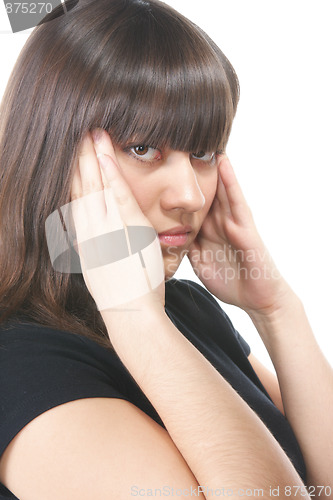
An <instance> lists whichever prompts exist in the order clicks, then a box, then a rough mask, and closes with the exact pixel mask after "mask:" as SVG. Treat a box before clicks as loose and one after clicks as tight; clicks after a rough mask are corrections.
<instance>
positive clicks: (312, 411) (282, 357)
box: [249, 293, 333, 490]
mask: <svg viewBox="0 0 333 500" xmlns="http://www.w3.org/2000/svg"><path fill="white" fill-rule="evenodd" d="M249 314H250V316H251V318H252V320H253V322H254V324H255V326H256V327H257V329H258V332H259V333H260V336H261V338H262V340H263V342H264V343H265V345H266V348H267V350H268V352H269V354H270V357H271V359H272V362H273V364H274V367H275V369H276V372H277V376H278V380H279V384H280V389H281V394H282V399H283V405H284V408H285V414H286V417H287V419H288V421H289V423H290V424H291V426H292V428H293V430H294V433H295V435H296V437H297V440H298V442H299V445H300V447H301V450H302V453H303V456H304V460H305V463H306V469H307V484H308V485H314V486H317V485H325V486H331V487H332V490H333V481H332V470H333V436H332V421H333V370H332V368H331V366H330V365H329V363H328V361H327V360H326V359H325V357H324V355H323V353H322V352H321V350H320V348H319V346H318V344H317V342H316V340H315V337H314V335H313V332H312V330H311V327H310V325H309V322H308V320H307V317H306V315H305V312H304V308H303V305H302V303H301V301H300V300H299V299H298V297H297V296H296V295H295V294H293V293H290V295H289V298H288V300H287V301H286V303H285V306H284V307H280V308H279V310H278V311H276V312H275V313H274V314H271V315H269V316H265V315H262V314H256V313H249Z"/></svg>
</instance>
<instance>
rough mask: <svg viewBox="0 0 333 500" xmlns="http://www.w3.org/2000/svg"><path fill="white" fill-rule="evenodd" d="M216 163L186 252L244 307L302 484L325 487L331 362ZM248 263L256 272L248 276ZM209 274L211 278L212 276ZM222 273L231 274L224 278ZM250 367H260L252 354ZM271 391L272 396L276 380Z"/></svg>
mask: <svg viewBox="0 0 333 500" xmlns="http://www.w3.org/2000/svg"><path fill="white" fill-rule="evenodd" d="M219 171H220V181H219V185H218V188H217V195H216V200H215V202H214V204H213V206H212V209H211V211H210V213H209V214H208V217H207V219H206V220H205V221H204V224H203V226H202V230H201V232H200V233H199V235H198V237H197V241H196V242H195V243H194V245H193V248H192V249H190V254H189V257H190V260H191V262H192V265H193V268H194V270H195V272H196V273H197V274H198V276H199V277H200V279H201V281H202V282H203V283H204V285H205V286H206V287H207V289H208V290H209V291H210V292H211V293H212V294H214V295H215V296H216V297H217V298H218V299H219V300H221V301H223V302H227V303H230V304H234V305H237V306H238V307H240V308H242V309H243V310H244V311H246V312H247V313H248V314H249V316H250V318H251V319H252V321H253V323H254V325H255V326H256V328H257V330H258V332H259V334H260V336H261V338H262V340H263V342H264V344H265V346H266V348H267V350H268V353H269V355H270V357H271V359H272V362H273V364H274V367H275V370H276V373H277V377H278V382H279V387H280V392H281V395H282V401H283V407H284V411H285V415H286V417H287V419H288V421H289V423H290V424H291V426H292V428H293V431H294V433H295V435H296V437H297V440H298V442H299V445H300V448H301V451H302V453H303V456H304V460H305V463H306V468H307V485H308V486H316V487H317V486H322V485H324V486H330V487H331V488H332V489H333V483H332V470H333V438H332V431H331V425H330V423H331V422H332V420H333V371H332V367H331V366H330V365H329V363H328V362H327V360H326V359H325V357H324V355H323V353H322V352H321V350H320V348H319V346H318V343H317V342H316V339H315V337H314V334H313V332H312V330H311V327H310V325H309V322H308V319H307V317H306V314H305V311H304V308H303V305H302V303H301V300H300V299H299V298H298V297H297V296H296V294H295V293H294V292H293V290H292V289H291V288H290V286H289V285H288V283H287V282H286V281H285V280H284V279H283V277H282V276H281V275H280V273H279V272H278V270H277V268H276V266H275V264H274V262H273V260H272V258H271V257H270V255H269V253H268V251H267V249H266V248H265V246H264V244H263V242H262V240H261V238H260V236H259V234H258V232H257V229H256V227H255V224H254V221H253V217H252V214H251V211H250V209H249V207H248V205H247V203H246V200H245V198H244V195H243V193H242V191H241V188H240V186H239V184H238V182H237V179H236V176H235V174H234V171H233V169H232V166H231V164H230V161H229V160H228V158H227V157H226V156H224V155H223V156H222V157H221V161H220V165H219ZM221 249H222V250H225V256H226V259H225V262H224V263H223V266H224V267H223V269H221V268H220V269H219V267H218V266H219V264H218V262H216V261H214V260H213V261H209V262H208V261H207V259H205V252H206V251H207V250H210V255H211V254H212V252H214V251H217V250H219V251H221ZM220 266H221V265H220ZM239 269H242V272H241V273H240V272H239ZM203 270H204V271H205V272H204V273H203ZM217 270H218V271H222V273H220V274H218V273H217V272H216V271H217ZM251 271H255V273H256V274H255V275H256V276H261V277H262V278H261V279H255V280H253V279H249V278H248V276H251ZM217 275H218V276H219V278H214V277H215V276H217ZM227 275H228V276H229V277H230V276H234V279H231V280H230V279H229V280H226V279H224V278H225V277H226V276H227ZM207 276H208V278H207ZM250 361H251V359H250ZM252 361H254V360H253V359H252ZM256 368H257V369H258V368H259V371H260V372H261V368H260V365H258V363H257V362H256V361H254V369H255V370H256ZM260 375H261V377H263V378H262V382H263V384H264V385H265V384H268V385H270V386H271V387H274V385H275V384H274V383H273V386H272V385H271V384H272V380H271V377H270V376H269V379H270V380H271V382H269V381H268V378H267V373H266V374H265V373H260ZM260 375H259V377H260ZM268 392H270V391H269V390H268ZM273 392H274V393H275V394H276V395H277V400H278V399H279V391H278V389H277V388H276V385H275V389H273ZM274 397H275V396H274Z"/></svg>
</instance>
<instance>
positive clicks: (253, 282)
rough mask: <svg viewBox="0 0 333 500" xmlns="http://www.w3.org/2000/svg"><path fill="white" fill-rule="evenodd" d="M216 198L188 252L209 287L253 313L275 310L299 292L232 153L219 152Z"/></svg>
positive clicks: (221, 297) (213, 292) (219, 297)
mask: <svg viewBox="0 0 333 500" xmlns="http://www.w3.org/2000/svg"><path fill="white" fill-rule="evenodd" d="M218 171H219V179H218V186H217V191H216V195H215V199H214V201H213V204H212V206H211V208H210V211H209V212H208V214H207V217H206V219H205V220H204V222H203V225H202V227H201V229H200V232H199V233H198V235H197V237H196V239H195V240H194V242H193V244H192V245H191V247H190V249H189V253H188V257H189V260H190V262H191V265H192V267H193V269H194V271H195V273H196V274H197V276H198V277H199V278H200V280H201V281H202V283H203V284H204V285H205V286H206V288H207V289H208V290H209V291H210V292H211V293H212V294H213V295H215V296H216V297H217V298H218V299H220V300H221V301H223V302H226V303H229V304H234V305H236V306H239V307H241V308H242V309H244V310H245V311H247V312H251V311H253V312H260V313H261V312H262V313H265V314H269V313H271V312H274V311H275V310H277V309H279V308H280V306H281V305H282V304H283V300H285V298H286V296H287V295H288V294H290V293H293V292H292V290H291V289H290V287H289V285H288V284H287V283H286V281H285V280H284V279H283V277H282V276H281V275H280V273H279V271H278V269H277V268H276V266H275V264H274V262H273V260H272V258H271V256H270V255H269V253H268V251H267V249H266V247H265V245H264V243H263V241H262V239H261V237H260V235H259V233H258V231H257V229H256V226H255V224H254V221H253V217H252V214H251V211H250V208H249V206H248V205H247V203H246V200H245V198H244V195H243V193H242V191H241V188H240V186H239V184H238V182H237V179H236V176H235V174H234V171H233V169H232V166H231V163H230V161H229V159H228V158H227V156H226V155H221V156H219V157H218Z"/></svg>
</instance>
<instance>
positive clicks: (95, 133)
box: [91, 128, 103, 144]
mask: <svg viewBox="0 0 333 500" xmlns="http://www.w3.org/2000/svg"><path fill="white" fill-rule="evenodd" d="M91 135H92V138H93V141H94V142H95V143H96V144H98V143H99V142H100V141H101V138H102V135H103V130H102V129H101V128H95V130H93V131H92V134H91Z"/></svg>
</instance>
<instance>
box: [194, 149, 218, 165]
mask: <svg viewBox="0 0 333 500" xmlns="http://www.w3.org/2000/svg"><path fill="white" fill-rule="evenodd" d="M192 158H194V159H195V160H200V161H204V162H206V163H214V161H215V153H207V152H206V151H199V153H192Z"/></svg>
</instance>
